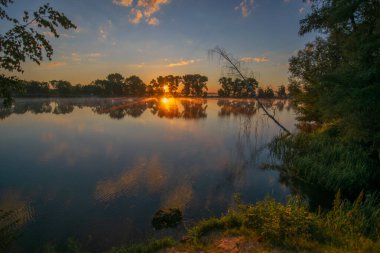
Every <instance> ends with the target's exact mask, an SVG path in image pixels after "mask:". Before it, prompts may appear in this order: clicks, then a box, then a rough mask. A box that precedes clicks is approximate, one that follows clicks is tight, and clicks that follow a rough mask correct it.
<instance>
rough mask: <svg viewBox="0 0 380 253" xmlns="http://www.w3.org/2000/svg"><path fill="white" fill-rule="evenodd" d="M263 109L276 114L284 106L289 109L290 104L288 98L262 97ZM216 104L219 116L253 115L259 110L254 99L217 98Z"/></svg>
mask: <svg viewBox="0 0 380 253" xmlns="http://www.w3.org/2000/svg"><path fill="white" fill-rule="evenodd" d="M260 102H261V103H262V105H263V106H264V107H265V109H267V110H270V111H271V113H272V115H274V116H275V115H276V112H277V111H279V112H282V111H283V110H284V108H286V110H287V111H289V110H290V109H291V108H292V106H293V105H292V104H291V103H290V102H289V101H288V100H284V99H263V100H260ZM217 104H218V106H219V107H220V111H219V113H218V115H219V116H220V117H228V116H231V115H232V116H237V115H244V116H254V115H255V114H256V113H257V112H258V111H259V109H260V108H259V106H258V104H257V102H256V101H254V100H244V99H232V100H230V99H219V100H218V103H217Z"/></svg>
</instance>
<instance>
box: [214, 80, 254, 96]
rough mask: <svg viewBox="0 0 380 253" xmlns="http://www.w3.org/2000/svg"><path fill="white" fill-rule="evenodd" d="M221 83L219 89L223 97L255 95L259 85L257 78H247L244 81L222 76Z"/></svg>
mask: <svg viewBox="0 0 380 253" xmlns="http://www.w3.org/2000/svg"><path fill="white" fill-rule="evenodd" d="M247 83H248V84H247ZM219 84H220V85H221V86H222V87H221V88H220V89H219V90H218V95H219V96H221V97H254V96H255V95H256V92H255V89H256V88H257V86H258V82H257V81H256V79H255V78H247V82H244V81H243V80H241V79H239V78H236V79H235V80H232V78H227V77H222V78H220V79H219Z"/></svg>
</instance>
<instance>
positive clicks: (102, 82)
mask: <svg viewBox="0 0 380 253" xmlns="http://www.w3.org/2000/svg"><path fill="white" fill-rule="evenodd" d="M7 81H8V82H13V85H14V86H17V87H18V89H17V90H18V91H17V92H16V93H15V94H14V95H16V96H19V97H20V96H21V97H23V96H26V97H35V96H37V97H43V96H62V97H71V96H99V97H118V96H120V97H125V96H128V97H142V96H155V95H172V96H186V97H205V96H207V90H208V87H207V81H208V78H207V77H206V76H203V75H199V74H188V75H184V76H173V75H168V76H158V77H157V78H156V79H153V80H152V81H151V82H150V83H149V84H148V85H147V84H145V83H144V82H143V81H142V80H141V79H140V77H138V76H136V75H132V76H129V77H124V76H122V75H121V74H119V73H112V74H109V75H107V77H106V78H105V79H97V80H95V81H92V82H91V83H90V84H88V85H81V84H76V85H72V84H71V83H70V82H69V81H65V80H52V81H50V82H40V81H23V80H16V79H8V80H7Z"/></svg>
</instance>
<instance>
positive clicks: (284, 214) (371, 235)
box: [188, 192, 380, 252]
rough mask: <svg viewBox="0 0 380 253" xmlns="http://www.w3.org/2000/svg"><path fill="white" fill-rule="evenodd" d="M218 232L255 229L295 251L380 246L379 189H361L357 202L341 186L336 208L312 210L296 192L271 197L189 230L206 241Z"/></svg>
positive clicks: (196, 240) (273, 244)
mask: <svg viewBox="0 0 380 253" xmlns="http://www.w3.org/2000/svg"><path fill="white" fill-rule="evenodd" d="M215 232H217V233H222V234H224V235H228V234H230V233H235V234H236V233H237V234H240V235H242V234H243V235H249V236H248V238H247V239H248V240H260V241H262V242H263V243H264V244H265V245H266V247H268V248H272V249H273V248H277V249H279V250H284V251H291V252H380V251H377V250H379V249H380V241H379V238H380V234H379V232H380V205H379V204H378V199H376V197H375V196H374V195H368V196H366V197H365V198H364V194H363V193H361V194H360V195H359V196H358V198H357V199H356V201H355V202H353V203H351V202H349V201H347V200H341V195H340V192H338V194H337V196H336V198H335V201H334V204H333V208H332V210H330V211H325V212H322V211H319V212H311V211H309V210H308V208H307V207H306V206H305V205H304V203H303V202H302V201H300V199H299V198H296V197H293V198H291V199H290V200H289V201H288V202H287V204H281V203H278V202H276V201H274V200H273V199H270V198H267V199H265V200H263V201H260V202H258V203H256V204H254V205H245V204H240V205H239V208H238V209H237V210H235V211H231V212H229V213H227V214H226V215H224V216H222V217H221V218H219V219H217V218H212V219H208V220H205V221H202V222H200V223H198V224H197V225H196V226H195V227H193V228H192V229H190V231H189V233H188V235H189V236H190V237H191V238H192V240H191V243H192V244H195V245H196V246H198V247H202V245H203V246H204V245H206V244H207V241H205V240H203V241H202V238H207V235H209V234H211V233H215ZM200 242H201V243H200ZM202 243H203V244H202Z"/></svg>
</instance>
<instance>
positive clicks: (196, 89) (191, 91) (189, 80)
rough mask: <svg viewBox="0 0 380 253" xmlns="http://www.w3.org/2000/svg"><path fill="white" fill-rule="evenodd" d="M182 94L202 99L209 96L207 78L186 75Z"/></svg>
mask: <svg viewBox="0 0 380 253" xmlns="http://www.w3.org/2000/svg"><path fill="white" fill-rule="evenodd" d="M182 80H183V85H184V87H183V89H182V94H183V95H185V96H193V97H201V96H205V95H207V92H206V91H207V90H208V88H207V81H208V78H207V76H202V75H199V74H194V75H184V76H183V77H182Z"/></svg>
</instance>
